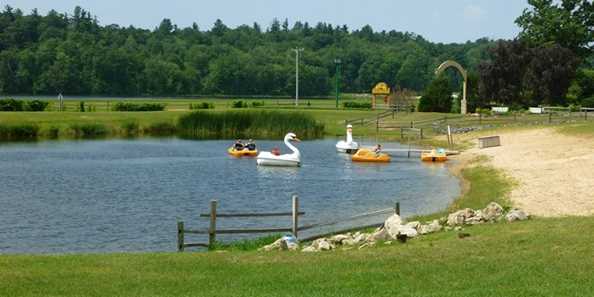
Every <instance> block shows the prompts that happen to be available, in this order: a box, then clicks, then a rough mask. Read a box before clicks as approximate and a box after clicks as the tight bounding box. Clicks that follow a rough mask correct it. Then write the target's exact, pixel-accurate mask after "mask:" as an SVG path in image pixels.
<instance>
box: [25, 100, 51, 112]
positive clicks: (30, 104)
mask: <svg viewBox="0 0 594 297" xmlns="http://www.w3.org/2000/svg"><path fill="white" fill-rule="evenodd" d="M48 105H49V102H47V101H41V100H33V101H26V107H27V108H26V109H27V111H44V110H45V109H46V108H47V106H48Z"/></svg>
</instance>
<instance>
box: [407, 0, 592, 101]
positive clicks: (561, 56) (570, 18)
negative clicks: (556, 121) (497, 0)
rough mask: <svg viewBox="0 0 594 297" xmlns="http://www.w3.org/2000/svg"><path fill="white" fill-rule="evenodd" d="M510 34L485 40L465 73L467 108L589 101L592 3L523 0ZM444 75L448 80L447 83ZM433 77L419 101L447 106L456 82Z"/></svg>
mask: <svg viewBox="0 0 594 297" xmlns="http://www.w3.org/2000/svg"><path fill="white" fill-rule="evenodd" d="M528 3H529V4H530V8H528V9H526V10H525V11H524V12H523V13H522V15H520V16H519V17H518V18H517V19H516V24H517V25H518V26H519V27H520V28H521V32H520V33H519V35H518V36H517V37H516V38H515V39H513V40H500V41H497V42H496V43H495V44H494V45H493V46H490V47H489V48H488V49H487V50H486V51H485V53H484V58H483V59H482V60H481V61H480V62H479V64H478V67H476V68H475V69H470V73H469V77H468V80H469V82H468V86H469V89H468V100H469V102H468V103H469V110H470V111H474V110H475V109H476V108H480V107H488V106H490V105H505V106H509V107H512V108H515V109H519V108H525V107H528V106H538V105H546V106H551V105H553V106H558V105H573V106H576V107H577V106H587V107H594V55H593V46H594V4H593V3H592V2H591V1H588V0H561V1H553V0H529V1H528ZM448 79H449V83H448ZM453 81H455V80H453V79H452V78H451V75H450V77H447V76H444V77H439V78H436V79H434V80H433V81H432V82H431V83H430V85H429V86H428V88H427V90H426V92H425V96H424V97H423V100H422V101H421V104H420V105H419V110H422V111H441V112H448V111H450V110H453V109H454V108H457V107H458V106H459V101H458V102H455V103H454V104H452V101H453V100H452V98H451V94H452V92H453V91H454V90H456V89H457V87H454V86H457V85H459V84H457V83H453Z"/></svg>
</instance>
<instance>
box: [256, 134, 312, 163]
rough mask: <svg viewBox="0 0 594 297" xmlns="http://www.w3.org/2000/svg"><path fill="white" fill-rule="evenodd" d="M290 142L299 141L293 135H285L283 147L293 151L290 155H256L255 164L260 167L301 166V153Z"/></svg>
mask: <svg viewBox="0 0 594 297" xmlns="http://www.w3.org/2000/svg"><path fill="white" fill-rule="evenodd" d="M290 141H297V142H299V141H300V140H299V139H298V138H297V135H295V133H288V134H287V135H285V145H286V146H287V147H288V148H289V149H290V150H291V151H293V153H291V154H284V155H275V154H273V153H271V152H261V153H260V154H258V157H257V160H256V162H257V163H258V165H260V166H285V167H297V166H301V153H300V152H299V150H298V149H297V148H296V147H294V146H293V145H292V144H291V143H290Z"/></svg>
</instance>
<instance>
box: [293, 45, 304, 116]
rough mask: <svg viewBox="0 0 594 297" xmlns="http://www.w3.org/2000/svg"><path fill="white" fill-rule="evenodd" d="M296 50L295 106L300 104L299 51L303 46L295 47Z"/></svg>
mask: <svg viewBox="0 0 594 297" xmlns="http://www.w3.org/2000/svg"><path fill="white" fill-rule="evenodd" d="M293 51H294V52H295V107H297V106H299V53H300V52H302V51H303V48H298V47H296V48H294V49H293Z"/></svg>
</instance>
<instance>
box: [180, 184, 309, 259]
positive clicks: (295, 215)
mask: <svg viewBox="0 0 594 297" xmlns="http://www.w3.org/2000/svg"><path fill="white" fill-rule="evenodd" d="M217 204H218V201H217V200H211V201H210V212H209V213H203V214H200V217H207V218H209V219H210V220H209V227H208V229H207V230H191V229H185V227H184V222H183V221H179V222H177V250H178V251H179V252H183V251H184V249H185V248H187V247H207V248H212V247H214V245H215V244H216V239H217V234H249V233H280V232H291V233H293V235H294V236H295V237H297V235H298V231H299V216H302V215H304V214H305V213H304V212H300V211H299V197H297V196H296V195H295V196H293V200H292V209H291V212H261V213H217ZM247 217H251V218H263V217H291V223H292V224H291V227H290V228H288V227H280V228H237V229H217V218H247ZM185 234H208V243H186V242H185Z"/></svg>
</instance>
